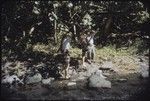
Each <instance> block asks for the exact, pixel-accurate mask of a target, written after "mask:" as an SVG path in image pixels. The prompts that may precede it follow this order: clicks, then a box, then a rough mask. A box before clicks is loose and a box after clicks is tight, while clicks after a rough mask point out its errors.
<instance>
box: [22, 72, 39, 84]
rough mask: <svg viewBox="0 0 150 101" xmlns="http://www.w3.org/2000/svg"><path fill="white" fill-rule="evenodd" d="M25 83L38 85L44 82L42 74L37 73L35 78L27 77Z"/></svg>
mask: <svg viewBox="0 0 150 101" xmlns="http://www.w3.org/2000/svg"><path fill="white" fill-rule="evenodd" d="M25 81H26V83H27V84H32V83H38V82H40V81H42V76H41V74H39V73H37V74H35V75H33V76H27V77H26V80H25Z"/></svg>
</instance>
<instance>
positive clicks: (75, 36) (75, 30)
mask: <svg viewBox="0 0 150 101" xmlns="http://www.w3.org/2000/svg"><path fill="white" fill-rule="evenodd" d="M73 33H74V38H75V42H77V41H78V39H77V29H76V25H73Z"/></svg>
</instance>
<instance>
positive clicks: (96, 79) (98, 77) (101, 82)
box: [89, 71, 111, 88]
mask: <svg viewBox="0 0 150 101" xmlns="http://www.w3.org/2000/svg"><path fill="white" fill-rule="evenodd" d="M100 73H101V72H100V71H98V72H96V73H94V74H93V75H91V76H90V78H89V87H96V88H97V87H98V88H100V87H102V88H111V82H110V81H108V80H105V77H104V76H102V74H100Z"/></svg>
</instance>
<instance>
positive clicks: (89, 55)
mask: <svg viewBox="0 0 150 101" xmlns="http://www.w3.org/2000/svg"><path fill="white" fill-rule="evenodd" d="M94 35H95V31H93V30H92V31H89V32H88V33H87V42H88V46H87V50H88V51H87V59H88V60H90V61H89V62H91V61H94V58H95V45H94Z"/></svg>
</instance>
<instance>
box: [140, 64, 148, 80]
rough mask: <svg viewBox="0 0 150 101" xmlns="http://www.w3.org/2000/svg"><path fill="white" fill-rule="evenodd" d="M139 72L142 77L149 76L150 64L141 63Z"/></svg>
mask: <svg viewBox="0 0 150 101" xmlns="http://www.w3.org/2000/svg"><path fill="white" fill-rule="evenodd" d="M139 73H140V75H141V77H142V78H148V77H149V66H148V65H147V64H146V63H141V64H140V68H139Z"/></svg>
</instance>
